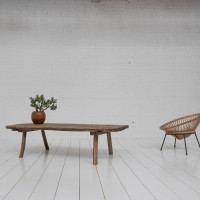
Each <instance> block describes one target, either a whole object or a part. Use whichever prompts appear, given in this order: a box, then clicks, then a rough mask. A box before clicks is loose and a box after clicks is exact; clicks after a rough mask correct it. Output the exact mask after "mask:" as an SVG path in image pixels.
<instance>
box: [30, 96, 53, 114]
mask: <svg viewBox="0 0 200 200" xmlns="http://www.w3.org/2000/svg"><path fill="white" fill-rule="evenodd" d="M29 99H30V101H31V104H30V106H31V107H33V108H35V110H36V112H44V111H45V110H47V109H48V108H49V109H50V110H56V109H57V99H55V98H54V97H51V98H50V99H47V100H46V99H45V98H44V95H43V94H42V95H38V94H37V95H36V96H35V97H34V98H33V97H30V98H29Z"/></svg>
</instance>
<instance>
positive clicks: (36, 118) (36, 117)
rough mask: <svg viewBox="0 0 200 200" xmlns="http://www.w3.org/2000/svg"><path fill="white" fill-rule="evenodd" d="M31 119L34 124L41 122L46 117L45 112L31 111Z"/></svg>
mask: <svg viewBox="0 0 200 200" xmlns="http://www.w3.org/2000/svg"><path fill="white" fill-rule="evenodd" d="M31 119H32V122H33V123H34V124H43V123H44V121H45V119H46V114H45V112H36V111H34V112H32V115H31Z"/></svg>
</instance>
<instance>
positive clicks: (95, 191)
mask: <svg viewBox="0 0 200 200" xmlns="http://www.w3.org/2000/svg"><path fill="white" fill-rule="evenodd" d="M30 137H31V136H30ZM173 141H174V140H173V139H170V138H169V139H168V141H167V142H166V144H165V145H164V148H163V150H162V151H160V145H161V142H162V141H160V139H158V138H153V139H139V138H129V139H113V155H109V154H108V146H107V141H106V139H105V138H103V137H102V138H101V137H100V140H99V154H98V156H99V159H98V165H97V166H94V165H93V164H92V146H93V144H92V142H93V141H92V138H90V139H88V138H85V139H84V138H83V139H76V138H73V139H70V138H69V137H68V138H59V139H57V140H56V139H53V140H49V146H50V150H49V151H45V148H44V145H43V143H42V140H41V141H37V139H33V140H30V139H29V141H27V147H26V150H25V154H24V158H23V159H19V158H18V153H19V146H18V145H16V141H14V140H6V141H5V142H4V141H0V148H1V154H0V200H3V199H5V200H13V199H20V200H38V199H48V200H65V199H70V200H94V199H95V200H116V199H123V200H126V199H127V200H130V199H131V200H141V199H142V200H169V199H170V200H188V199H192V200H199V199H200V149H199V147H198V145H197V144H196V141H195V140H194V139H191V140H189V139H188V143H187V144H188V152H189V155H188V156H186V155H185V151H184V145H183V144H182V143H181V142H182V141H179V142H178V143H177V147H176V148H175V149H174V147H173ZM1 143H2V145H1ZM18 144H19V145H20V142H19V143H18Z"/></svg>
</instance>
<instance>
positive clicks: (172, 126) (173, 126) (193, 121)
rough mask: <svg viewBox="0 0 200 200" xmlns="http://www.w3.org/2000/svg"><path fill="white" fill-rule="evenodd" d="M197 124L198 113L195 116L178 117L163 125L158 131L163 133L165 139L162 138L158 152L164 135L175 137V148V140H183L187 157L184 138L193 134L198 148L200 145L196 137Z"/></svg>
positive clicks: (199, 115)
mask: <svg viewBox="0 0 200 200" xmlns="http://www.w3.org/2000/svg"><path fill="white" fill-rule="evenodd" d="M199 123H200V113H196V114H192V115H187V116H184V117H180V118H177V119H174V120H172V121H169V122H167V123H165V124H163V125H162V126H161V127H160V129H161V130H163V131H164V132H165V137H164V140H163V143H162V146H161V149H160V150H162V148H163V145H164V142H165V138H166V135H171V136H173V137H175V142H174V147H176V139H179V140H181V139H184V142H185V150H186V155H187V147H186V140H185V138H188V137H189V136H190V135H192V134H195V136H196V139H197V142H198V145H199V147H200V144H199V141H198V138H197V135H196V128H197V127H198V125H199Z"/></svg>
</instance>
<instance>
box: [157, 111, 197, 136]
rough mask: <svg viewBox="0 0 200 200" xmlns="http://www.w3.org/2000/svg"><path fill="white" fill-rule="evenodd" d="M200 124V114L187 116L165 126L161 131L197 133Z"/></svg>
mask: <svg viewBox="0 0 200 200" xmlns="http://www.w3.org/2000/svg"><path fill="white" fill-rule="evenodd" d="M199 123H200V113H196V114H192V115H187V116H184V117H180V118H177V119H174V120H172V121H170V122H167V123H166V124H163V125H162V126H161V127H160V129H161V130H163V131H165V132H168V133H170V132H187V131H195V130H196V128H197V127H198V125H199Z"/></svg>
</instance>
